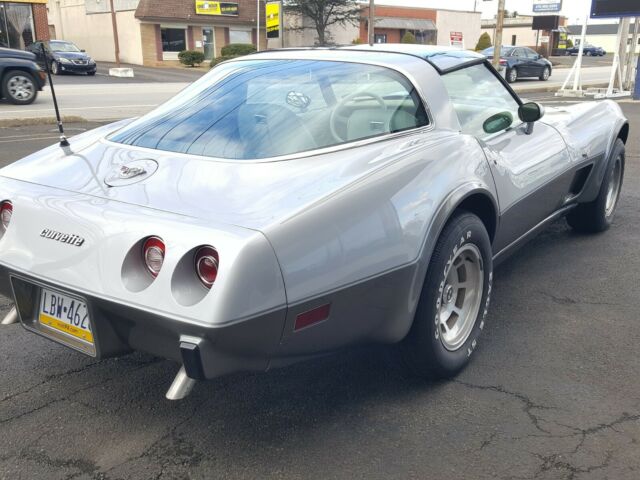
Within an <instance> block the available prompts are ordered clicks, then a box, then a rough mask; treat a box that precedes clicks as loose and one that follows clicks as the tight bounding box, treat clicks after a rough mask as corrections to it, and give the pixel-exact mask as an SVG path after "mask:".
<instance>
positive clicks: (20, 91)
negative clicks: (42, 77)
mask: <svg viewBox="0 0 640 480" xmlns="http://www.w3.org/2000/svg"><path fill="white" fill-rule="evenodd" d="M7 90H8V91H9V95H11V97H12V98H15V99H16V100H20V101H26V100H29V99H30V98H31V97H33V95H34V94H35V91H36V87H35V85H34V84H33V82H32V81H31V79H29V78H27V77H25V76H22V75H16V76H15V77H11V78H10V79H9V82H8V83H7Z"/></svg>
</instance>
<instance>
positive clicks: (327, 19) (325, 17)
mask: <svg viewBox="0 0 640 480" xmlns="http://www.w3.org/2000/svg"><path fill="white" fill-rule="evenodd" d="M284 5H285V8H286V11H287V12H288V13H290V14H291V13H293V14H296V15H299V16H301V17H302V18H303V19H309V20H310V21H311V24H312V26H310V27H306V26H301V27H299V28H300V29H305V28H311V29H314V30H315V31H316V33H317V34H318V44H319V45H321V46H324V45H326V44H327V43H328V42H329V40H330V37H331V36H330V34H329V32H328V31H327V29H328V27H330V26H331V25H346V24H353V25H355V24H357V23H358V22H359V21H360V6H359V5H358V2H357V0H289V1H287V2H285V4H284ZM303 25H304V23H303Z"/></svg>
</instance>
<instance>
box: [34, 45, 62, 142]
mask: <svg viewBox="0 0 640 480" xmlns="http://www.w3.org/2000/svg"><path fill="white" fill-rule="evenodd" d="M40 47H41V48H42V57H43V58H44V68H45V70H46V72H47V78H48V79H49V86H50V87H51V96H52V97H53V107H54V108H55V110H56V120H57V122H58V130H59V131H60V146H61V147H68V146H69V140H67V137H66V136H65V134H64V126H63V125H62V119H61V118H60V110H59V109H58V99H57V98H56V90H55V88H54V87H53V78H51V69H50V68H49V60H48V59H47V51H46V50H45V48H44V42H42V43H41V44H40Z"/></svg>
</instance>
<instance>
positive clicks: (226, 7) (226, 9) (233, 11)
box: [196, 0, 239, 17]
mask: <svg viewBox="0 0 640 480" xmlns="http://www.w3.org/2000/svg"><path fill="white" fill-rule="evenodd" d="M196 14H198V15H230V16H233V17H237V16H238V15H239V11H238V4H237V3H233V2H209V1H206V0H196Z"/></svg>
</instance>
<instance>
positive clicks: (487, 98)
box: [442, 65, 521, 138]
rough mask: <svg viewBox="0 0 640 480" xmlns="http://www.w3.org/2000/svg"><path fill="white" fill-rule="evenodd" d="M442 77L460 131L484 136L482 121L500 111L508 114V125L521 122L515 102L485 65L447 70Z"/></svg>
mask: <svg viewBox="0 0 640 480" xmlns="http://www.w3.org/2000/svg"><path fill="white" fill-rule="evenodd" d="M442 80H443V81H444V84H445V87H446V88H447V91H448V92H449V97H450V99H451V103H452V104H453V108H454V110H455V111H456V114H457V115H458V120H459V121H460V126H461V128H462V131H463V132H464V133H467V134H469V135H474V136H476V137H478V138H486V137H488V136H489V134H487V133H485V131H484V129H483V124H484V122H485V121H486V120H487V119H488V118H489V117H491V116H493V115H495V114H497V113H502V112H506V113H507V114H509V115H511V118H512V119H513V123H512V125H511V126H515V125H518V124H520V123H521V122H520V120H519V118H518V107H519V104H518V102H517V101H516V100H515V99H514V98H513V96H512V95H511V93H509V91H508V90H507V89H506V88H505V87H504V85H503V84H502V83H501V82H500V80H498V79H497V78H496V76H495V75H494V74H493V73H492V72H491V71H489V69H488V68H487V67H486V66H485V65H474V66H472V67H467V68H463V69H461V70H457V71H455V72H451V73H447V74H446V75H443V77H442Z"/></svg>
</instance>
